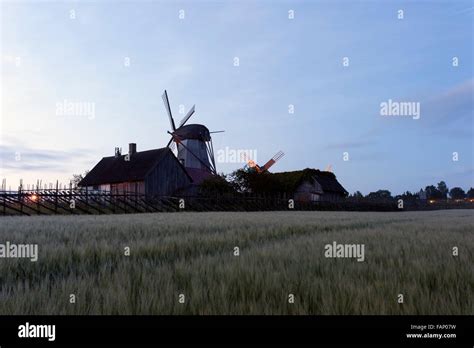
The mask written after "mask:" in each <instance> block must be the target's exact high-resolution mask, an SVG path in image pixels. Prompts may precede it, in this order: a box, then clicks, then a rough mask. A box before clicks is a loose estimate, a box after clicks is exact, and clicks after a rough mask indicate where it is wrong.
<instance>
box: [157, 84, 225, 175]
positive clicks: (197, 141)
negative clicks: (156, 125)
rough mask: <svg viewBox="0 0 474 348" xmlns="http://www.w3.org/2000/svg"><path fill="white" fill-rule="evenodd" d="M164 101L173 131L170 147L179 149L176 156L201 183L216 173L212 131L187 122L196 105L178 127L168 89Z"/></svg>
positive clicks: (164, 94) (170, 132)
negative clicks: (172, 112) (172, 111)
mask: <svg viewBox="0 0 474 348" xmlns="http://www.w3.org/2000/svg"><path fill="white" fill-rule="evenodd" d="M162 98H163V102H164V104H165V108H166V112H167V113H168V117H169V121H170V126H171V131H168V133H169V134H170V135H171V139H170V140H169V142H168V145H167V146H168V147H169V148H170V149H171V150H172V151H173V152H174V150H175V149H177V154H176V157H177V158H178V160H179V161H180V162H181V163H182V164H183V165H184V167H185V168H186V171H187V172H188V174H189V175H190V176H191V178H192V179H193V181H194V182H195V183H200V182H202V181H203V180H204V179H206V178H207V177H209V176H211V175H216V174H217V171H216V163H215V160H214V148H213V146H212V138H211V134H212V133H221V132H223V131H216V132H209V129H208V128H207V127H206V126H204V125H202V124H188V125H187V124H186V122H188V121H189V119H190V118H191V116H192V115H193V114H194V112H195V105H193V107H192V108H191V109H190V110H189V112H188V113H187V114H186V116H184V118H183V119H182V120H181V122H180V123H179V125H178V127H176V124H175V122H174V119H173V115H172V114H171V107H170V102H169V98H168V93H167V92H166V90H165V91H164V93H163V96H162Z"/></svg>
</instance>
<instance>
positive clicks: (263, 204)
mask: <svg viewBox="0 0 474 348" xmlns="http://www.w3.org/2000/svg"><path fill="white" fill-rule="evenodd" d="M290 199H291V198H288V197H285V196H263V195H259V196H257V195H249V194H245V195H244V194H242V195H229V196H213V197H168V196H155V197H152V196H146V195H144V194H137V193H111V192H99V191H89V190H85V189H58V188H56V189H36V190H19V191H0V215H55V214H62V215H64V214H69V215H81V214H89V215H92V214H128V213H150V212H175V211H271V210H292V209H294V210H346V211H400V210H432V209H449V208H474V203H469V202H467V203H466V204H456V205H455V204H448V203H445V204H436V205H432V204H431V205H428V204H426V203H419V202H418V203H416V204H408V203H407V205H406V206H405V207H404V209H399V207H398V206H397V203H396V202H395V201H381V202H374V201H367V200H362V201H351V200H349V199H348V200H344V201H340V202H308V203H301V202H294V203H293V204H291V203H290Z"/></svg>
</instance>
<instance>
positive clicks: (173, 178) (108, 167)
mask: <svg viewBox="0 0 474 348" xmlns="http://www.w3.org/2000/svg"><path fill="white" fill-rule="evenodd" d="M136 149H137V147H136V144H134V143H132V144H129V152H128V154H126V155H122V154H121V153H120V151H119V150H118V149H117V148H116V149H115V156H110V157H104V158H102V160H100V162H99V163H97V164H96V166H95V167H94V168H92V170H91V171H90V172H89V173H88V174H87V175H86V176H85V178H84V179H82V180H81V181H80V182H79V184H78V186H81V187H84V188H88V189H89V190H100V191H110V192H112V193H139V194H146V195H148V196H154V195H160V196H167V195H172V194H173V193H174V192H175V191H176V190H178V189H181V188H183V187H186V186H188V185H190V184H191V183H192V179H191V177H190V176H189V174H188V173H187V171H186V169H185V168H184V166H183V164H182V163H181V162H180V161H179V160H178V159H177V158H176V156H175V155H174V154H173V152H172V151H171V150H170V149H169V148H168V147H165V148H162V149H154V150H148V151H141V152H137V151H136Z"/></svg>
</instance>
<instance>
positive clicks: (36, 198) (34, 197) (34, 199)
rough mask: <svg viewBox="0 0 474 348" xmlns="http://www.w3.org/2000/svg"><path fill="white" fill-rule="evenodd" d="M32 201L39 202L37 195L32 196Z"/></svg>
mask: <svg viewBox="0 0 474 348" xmlns="http://www.w3.org/2000/svg"><path fill="white" fill-rule="evenodd" d="M30 199H31V200H32V201H33V202H36V201H37V200H38V196H37V195H31V196H30Z"/></svg>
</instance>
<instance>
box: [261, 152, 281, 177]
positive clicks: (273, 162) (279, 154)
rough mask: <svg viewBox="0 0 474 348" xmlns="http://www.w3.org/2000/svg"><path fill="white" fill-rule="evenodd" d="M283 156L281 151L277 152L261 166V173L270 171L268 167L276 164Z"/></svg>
mask: <svg viewBox="0 0 474 348" xmlns="http://www.w3.org/2000/svg"><path fill="white" fill-rule="evenodd" d="M283 156H285V153H284V152H283V151H278V152H277V153H276V154H275V156H273V157H272V158H271V159H270V160H269V161H268V162H267V163H265V164H264V165H263V167H262V171H263V172H264V171H267V170H268V169H270V167H271V166H273V165H274V164H275V163H276V162H278V161H279V160H280V159H281V158H282V157H283Z"/></svg>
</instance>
